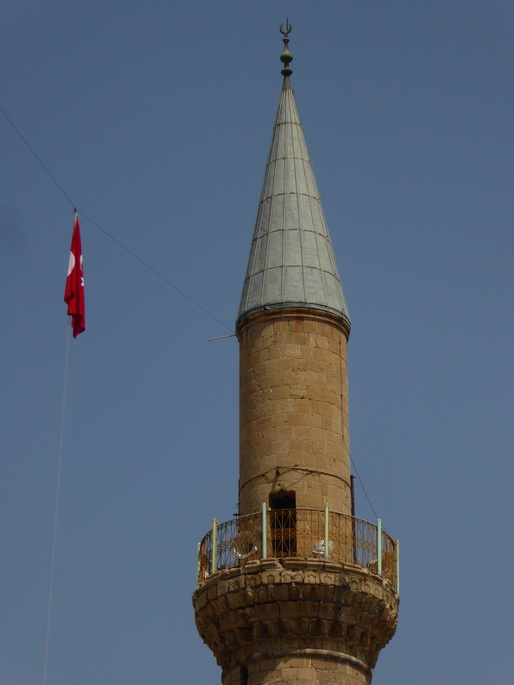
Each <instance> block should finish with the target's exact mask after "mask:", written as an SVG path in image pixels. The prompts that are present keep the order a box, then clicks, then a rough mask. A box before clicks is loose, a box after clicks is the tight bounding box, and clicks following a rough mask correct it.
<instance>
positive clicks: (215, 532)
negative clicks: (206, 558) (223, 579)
mask: <svg viewBox="0 0 514 685" xmlns="http://www.w3.org/2000/svg"><path fill="white" fill-rule="evenodd" d="M217 570H218V522H217V520H216V519H212V559H211V573H216V571H217Z"/></svg>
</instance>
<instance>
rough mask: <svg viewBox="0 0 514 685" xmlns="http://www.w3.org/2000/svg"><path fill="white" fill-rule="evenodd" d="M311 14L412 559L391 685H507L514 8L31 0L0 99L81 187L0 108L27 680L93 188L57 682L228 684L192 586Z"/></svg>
mask: <svg viewBox="0 0 514 685" xmlns="http://www.w3.org/2000/svg"><path fill="white" fill-rule="evenodd" d="M286 16H288V17H289V20H290V21H291V23H292V24H293V32H292V34H291V43H290V49H291V52H292V53H293V55H294V61H293V63H292V66H293V69H294V73H293V86H294V89H295V93H296V98H297V103H298V106H299V110H300V114H301V117H302V120H303V124H304V130H305V133H306V137H307V142H308V145H309V149H310V153H311V157H312V159H313V163H314V168H315V172H316V176H317V180H318V185H319V188H320V192H321V197H322V201H323V205H324V209H325V213H326V215H327V220H328V224H329V227H330V231H331V234H332V240H333V244H334V248H335V252H336V257H337V260H338V264H339V269H340V272H341V276H342V280H343V284H344V288H345V292H346V296H347V299H348V303H349V307H350V311H351V314H352V323H353V328H352V335H351V338H350V344H349V365H350V371H349V373H350V421H351V425H350V431H351V440H352V458H353V460H354V462H355V464H356V466H357V469H358V471H359V474H360V476H361V478H362V481H363V483H364V487H365V489H366V492H367V494H368V496H369V498H370V500H371V502H372V505H373V508H374V509H375V510H376V511H377V513H378V514H379V515H380V517H381V518H382V521H383V525H384V527H385V528H386V530H387V531H388V532H389V533H390V534H391V535H392V536H393V537H395V538H399V539H400V540H401V545H402V598H401V607H400V624H399V628H398V631H397V635H396V636H395V638H394V639H393V641H392V642H391V643H390V645H389V646H388V647H387V648H386V649H385V650H384V651H383V652H382V654H381V657H380V659H379V662H378V665H377V668H376V670H375V676H374V681H373V682H374V683H376V684H377V685H393V683H394V685H407V684H408V685H411V683H412V682H415V683H416V685H432V684H433V682H434V681H436V682H438V683H441V685H445V683H459V682H465V683H466V684H467V685H482V683H484V682H493V681H494V682H509V680H510V679H511V674H512V670H513V668H514V659H513V656H512V648H511V635H512V615H513V609H514V606H513V593H512V588H511V587H510V584H509V583H510V581H509V578H510V576H511V575H512V567H513V564H514V553H513V546H512V533H511V524H510V521H511V519H512V514H513V511H512V510H513V507H512V486H513V482H514V468H513V442H514V441H513V437H514V435H513V434H514V430H513V406H514V403H513V400H514V364H513V355H512V347H513V339H514V330H513V329H514V326H513V317H512V302H513V295H514V277H513V268H512V262H513V253H514V240H513V223H514V193H513V191H512V179H513V176H514V153H513V149H514V146H513V114H514V95H513V89H512V74H513V73H514V54H513V47H512V45H513V44H512V35H513V32H514V6H513V5H512V3H511V2H508V1H507V0H487V1H485V0H467V1H466V2H461V1H460V2H457V1H456V0H444V1H443V0H432V1H431V2H426V1H422V0H409V1H407V0H393V1H391V2H384V1H383V0H361V1H359V2H347V1H346V0H339V1H337V2H334V1H330V0H326V1H323V2H316V3H315V2H306V1H298V2H295V3H286V2H282V0H276V1H275V2H264V1H263V2H260V3H249V2H241V1H239V2H219V3H212V2H187V3H186V2H183V1H182V0H179V1H175V2H163V1H158V0H149V1H147V2H145V3H142V2H135V1H134V0H128V1H125V2H115V1H114V0H103V2H98V1H97V0H89V1H88V2H84V1H83V0H75V1H74V2H73V3H71V2H65V1H64V0H61V1H57V0H46V1H45V2H44V3H42V2H37V1H32V2H31V1H28V0H17V1H16V2H14V1H13V0H4V2H3V3H2V6H1V8H0V63H1V64H2V98H1V102H0V107H1V108H2V109H3V111H4V112H5V113H6V114H7V115H8V116H9V118H10V119H11V121H12V122H13V123H14V124H15V126H16V127H17V128H18V130H19V131H20V132H21V133H22V135H23V136H24V137H25V138H26V140H27V141H28V142H29V143H30V145H31V146H32V148H33V150H34V151H35V152H36V153H37V155H38V156H39V157H40V159H41V160H42V161H43V162H44V164H45V165H46V166H47V167H48V169H49V170H51V173H52V174H53V175H54V177H55V179H56V180H57V181H58V183H59V184H60V186H61V187H62V189H63V190H64V191H65V194H63V192H62V191H61V190H60V189H59V188H58V187H57V186H56V184H55V183H54V181H53V180H52V179H51V178H50V177H49V176H48V174H47V173H46V172H45V170H44V169H43V168H42V167H41V165H40V164H39V162H38V161H37V160H36V159H35V157H34V156H33V154H32V153H31V152H30V150H28V148H27V147H26V145H25V144H24V143H23V141H22V140H21V139H20V137H19V135H18V134H17V133H16V132H15V130H14V129H13V127H12V126H11V124H10V123H9V122H8V121H7V119H6V118H5V117H4V116H3V115H2V114H1V113H0V137H1V145H2V155H1V156H0V165H1V174H2V176H1V177H2V193H1V195H0V279H1V281H0V285H1V292H2V297H1V298H0V307H1V309H0V316H1V319H2V321H3V336H2V346H1V349H2V354H1V355H0V370H1V371H0V374H1V375H0V377H1V380H2V389H3V392H2V393H1V397H0V402H1V407H0V411H1V416H2V431H1V435H0V446H1V467H2V478H1V479H0V520H1V528H0V530H1V540H2V563H1V564H0V598H1V604H0V606H1V611H0V616H1V618H0V631H1V634H0V685H34V684H35V683H42V682H43V661H44V647H45V627H46V620H47V603H48V583H49V573H50V559H51V546H52V529H53V508H54V503H55V488H56V471H57V457H58V452H59V436H60V421H61V398H62V391H63V377H64V357H65V345H66V334H67V326H68V323H67V318H66V315H65V309H66V308H65V305H64V303H63V301H62V297H63V292H64V279H65V274H66V268H67V263H68V253H69V244H70V239H71V229H72V209H73V205H76V206H77V208H78V210H79V216H80V221H81V228H82V242H83V250H84V269H85V278H86V306H87V330H86V332H85V333H84V334H83V335H81V336H80V337H79V338H78V339H77V340H75V341H72V343H71V350H70V359H69V374H68V393H67V402H66V419H65V432H64V449H63V465H62V481H61V500H60V507H59V527H58V539H57V552H56V568H55V584H54V599H53V613H52V625H51V632H50V649H49V654H48V683H49V685H50V684H52V685H70V684H71V683H72V684H73V685H93V684H94V685H113V683H114V684H116V683H119V684H120V685H141V683H142V682H145V683H147V684H150V685H165V684H168V683H175V682H177V683H191V684H192V685H195V684H196V683H204V682H212V683H215V682H219V670H218V667H217V666H216V664H215V662H214V659H213V657H212V655H211V654H210V652H209V650H208V649H207V648H206V647H205V646H203V645H202V643H201V641H200V639H199V637H198V636H197V634H196V630H195V627H194V622H193V611H192V607H191V599H190V597H191V593H192V590H193V589H194V568H195V553H196V544H197V542H198V541H199V540H200V539H201V537H202V536H203V535H204V533H205V532H207V530H208V529H209V528H210V522H211V519H212V518H213V517H216V518H218V519H219V520H227V519H229V518H231V517H232V514H233V512H234V511H235V506H236V499H237V462H238V398H237V394H238V378H237V354H238V350H237V343H236V341H235V340H234V339H233V338H229V339H227V340H222V341H218V342H207V339H208V338H212V337H216V336H222V335H225V334H228V333H229V332H230V331H231V330H232V329H233V326H234V323H235V316H236V312H237V306H238V302H239V297H240V292H241V287H242V282H243V276H244V271H245V267H246V260H247V256H248V251H249V246H250V240H251V236H252V230H253V223H254V220H255V213H256V208H257V201H258V197H259V193H260V184H261V182H262V176H263V172H264V162H265V159H266V154H267V149H268V145H269V141H270V137H271V130H272V124H273V119H274V115H275V110H276V106H277V103H278V97H279V92H280V87H281V77H280V62H279V59H278V56H279V54H280V51H281V49H282V43H281V41H280V34H279V33H278V26H279V25H280V23H281V22H283V21H284V19H285V17H286ZM66 195H67V196H68V197H69V199H68V198H67V197H66ZM70 200H71V203H70ZM87 217H89V218H90V219H92V220H93V221H94V222H96V223H97V224H99V225H100V226H101V227H102V228H103V229H104V230H105V231H107V232H108V233H109V234H110V235H111V236H114V238H115V239H116V240H118V241H119V242H121V243H122V244H123V245H124V246H126V247H127V248H128V249H129V250H130V251H132V252H133V253H135V254H136V255H137V256H138V257H139V258H140V259H141V260H143V261H145V262H147V263H148V264H150V265H151V266H152V268H154V269H155V270H157V271H158V272H159V273H160V274H162V275H163V276H164V277H165V278H166V279H168V280H169V281H171V282H172V283H173V284H175V285H176V286H177V287H178V288H179V289H181V290H182V291H184V292H185V293H187V295H188V296H189V297H190V298H192V299H193V300H195V301H196V302H198V303H200V304H201V305H202V307H204V308H205V309H206V310H208V311H209V312H211V313H212V314H213V315H214V317H216V319H219V320H220V321H221V322H223V323H224V324H225V325H221V324H220V323H219V322H218V321H216V319H214V318H211V317H209V316H208V315H206V314H205V313H204V312H203V311H202V310H200V309H199V308H197V307H195V306H194V305H192V304H191V302H190V301H189V300H187V299H185V298H183V297H182V296H181V295H180V294H179V293H178V292H177V291H176V290H175V289H174V288H172V287H170V286H169V285H167V284H166V283H165V282H164V281H163V280H162V279H159V278H158V277H156V276H155V274H153V273H152V272H151V271H150V270H148V269H147V268H145V267H144V266H143V265H142V264H141V262H139V261H137V260H136V259H134V258H133V257H132V256H131V255H130V254H129V253H127V252H126V251H125V250H124V249H122V248H121V247H120V246H119V244H118V243H116V242H114V241H113V240H112V239H111V238H110V237H109V236H108V235H106V234H105V233H104V232H102V230H99V229H98V228H97V227H96V226H95V225H94V224H93V223H92V222H91V221H90V220H89V219H88V218H87ZM225 326H226V327H227V328H225ZM356 494H357V514H358V515H360V516H361V517H362V518H366V519H371V520H373V518H374V513H373V511H372V509H371V507H370V506H369V504H368V501H367V499H366V497H365V494H364V492H363V490H362V486H361V484H358V485H357V493H356Z"/></svg>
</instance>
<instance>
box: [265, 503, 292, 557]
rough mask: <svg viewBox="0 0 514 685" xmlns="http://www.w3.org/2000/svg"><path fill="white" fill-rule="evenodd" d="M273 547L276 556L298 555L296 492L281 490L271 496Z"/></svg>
mask: <svg viewBox="0 0 514 685" xmlns="http://www.w3.org/2000/svg"><path fill="white" fill-rule="evenodd" d="M269 506H270V509H271V512H270V528H271V531H270V532H271V547H272V554H273V556H274V557H278V558H283V557H295V556H296V493H295V492H284V491H283V490H281V491H280V492H276V493H272V494H270V496H269Z"/></svg>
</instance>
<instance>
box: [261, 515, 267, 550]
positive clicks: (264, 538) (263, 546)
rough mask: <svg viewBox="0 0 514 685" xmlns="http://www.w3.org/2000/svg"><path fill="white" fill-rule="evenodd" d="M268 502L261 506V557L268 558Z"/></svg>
mask: <svg viewBox="0 0 514 685" xmlns="http://www.w3.org/2000/svg"><path fill="white" fill-rule="evenodd" d="M266 513H267V512H266V502H263V503H262V507H261V531H262V533H261V534H262V539H261V550H262V552H261V559H266V557H267V556H268V536H267V526H266V524H267V520H266V519H267V517H266Z"/></svg>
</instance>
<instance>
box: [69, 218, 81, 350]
mask: <svg viewBox="0 0 514 685" xmlns="http://www.w3.org/2000/svg"><path fill="white" fill-rule="evenodd" d="M64 301H65V302H66V304H67V305H68V314H69V315H70V316H71V327H72V328H73V337H74V338H76V337H77V335H79V334H80V333H82V331H85V330H86V307H85V302H84V272H83V270H82V245H81V243H80V226H79V218H78V216H77V215H76V214H75V222H74V224H73V236H72V238H71V251H70V264H69V266H68V276H67V278H66V288H65V290H64Z"/></svg>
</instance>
